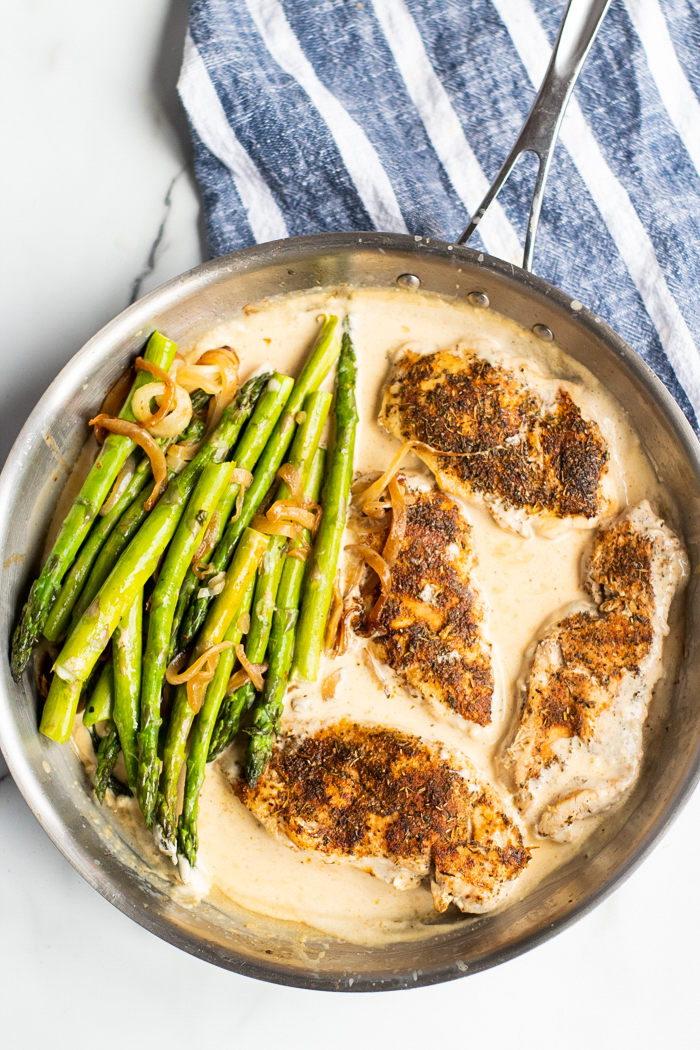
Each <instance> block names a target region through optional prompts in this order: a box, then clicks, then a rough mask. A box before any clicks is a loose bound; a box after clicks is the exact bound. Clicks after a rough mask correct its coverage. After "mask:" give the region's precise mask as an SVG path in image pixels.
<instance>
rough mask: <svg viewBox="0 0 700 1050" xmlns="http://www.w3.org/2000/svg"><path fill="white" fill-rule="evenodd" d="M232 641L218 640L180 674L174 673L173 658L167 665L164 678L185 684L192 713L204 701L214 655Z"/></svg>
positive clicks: (214, 667) (213, 668) (212, 671)
mask: <svg viewBox="0 0 700 1050" xmlns="http://www.w3.org/2000/svg"><path fill="white" fill-rule="evenodd" d="M232 645H233V642H219V644H218V645H212V647H211V648H210V649H207V651H206V652H205V653H202V655H201V656H200V657H199V658H198V659H197V660H195V662H194V663H193V664H191V665H190V667H188V668H187V670H186V671H183V672H182V673H181V674H177V673H174V671H175V669H174V667H173V664H174V663H175V660H173V662H172V663H171V664H170V665H169V666H168V669H167V671H166V672H165V679H166V681H167V682H169V683H170V685H183V684H185V683H186V684H187V702H188V703H189V705H190V707H191V708H192V711H193V713H194V714H197V712H198V711H199V710H200V708H201V706H202V704H203V703H204V697H205V695H206V691H207V686H208V684H209V682H210V681H211V680H212V678H213V677H214V673H215V671H216V664H217V663H218V660H217V661H216V662H215V663H214V664H213V665H212V661H213V660H214V657H218V655H219V653H221V652H223V651H224V649H230V648H231V646H232Z"/></svg>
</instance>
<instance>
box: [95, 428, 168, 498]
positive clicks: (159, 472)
mask: <svg viewBox="0 0 700 1050" xmlns="http://www.w3.org/2000/svg"><path fill="white" fill-rule="evenodd" d="M89 425H90V426H91V427H92V426H98V427H103V428H104V429H105V430H108V431H109V432H110V434H122V435H123V436H124V437H128V438H131V440H132V441H135V442H136V444H137V445H139V446H140V447H141V448H142V449H143V451H144V452H145V453H146V455H147V456H148V458H149V460H150V462H151V470H152V471H153V478H154V481H155V485H154V486H153V492H152V493H151V495H150V496H149V497H148V499H147V500H146V502H145V503H144V505H143V506H144V510H146V511H149V510H151V508H152V507H153V504H154V503H155V502H156V500H157V499H158V497H159V496H160V495H161V493H162V492H163V489H164V488H165V486H166V484H167V482H168V468H167V467H166V465H165V456H164V455H163V450H162V449H161V448H159V446H158V445H157V444H156V442H155V441H154V440H153V438H152V437H151V435H150V434H149V433H148V431H147V430H145V429H144V428H143V427H142V426H139V424H138V423H130V422H129V420H128V419H119V418H118V417H117V416H104V415H99V416H95V418H94V419H91V420H90V424H89Z"/></svg>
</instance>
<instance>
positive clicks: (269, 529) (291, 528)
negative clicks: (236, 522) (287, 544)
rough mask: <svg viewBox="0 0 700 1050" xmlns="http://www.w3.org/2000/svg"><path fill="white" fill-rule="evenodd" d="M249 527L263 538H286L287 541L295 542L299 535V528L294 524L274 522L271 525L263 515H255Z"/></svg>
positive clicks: (290, 522)
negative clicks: (262, 535) (263, 536)
mask: <svg viewBox="0 0 700 1050" xmlns="http://www.w3.org/2000/svg"><path fill="white" fill-rule="evenodd" d="M250 527H251V529H255V531H256V532H262V533H263V534H264V535H265V536H287V537H288V539H290V540H295V539H296V538H297V537H298V535H299V526H298V525H295V524H294V522H292V521H276V522H274V523H273V522H271V521H268V519H267V518H266V517H265V515H264V514H256V515H255V517H254V518H253V520H252V521H251V523H250Z"/></svg>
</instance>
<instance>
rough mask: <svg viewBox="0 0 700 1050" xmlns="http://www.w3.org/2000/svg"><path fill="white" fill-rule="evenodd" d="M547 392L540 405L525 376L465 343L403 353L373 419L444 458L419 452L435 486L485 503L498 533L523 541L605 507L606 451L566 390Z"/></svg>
mask: <svg viewBox="0 0 700 1050" xmlns="http://www.w3.org/2000/svg"><path fill="white" fill-rule="evenodd" d="M519 371H520V373H524V371H525V370H524V368H521V369H520V370H519ZM550 394H551V397H550V399H549V400H548V401H545V400H544V399H543V397H542V396H541V395H540V393H538V391H537V390H536V389H534V387H532V386H530V385H529V384H528V382H527V381H526V380H525V378H524V376H523V374H518V372H516V371H515V370H514V369H511V368H506V367H503V366H502V365H495V364H492V363H491V362H489V361H488V360H485V359H484V358H483V357H478V356H477V355H476V354H475V353H473V352H472V351H470V350H468V349H466V348H465V347H461V346H457V347H455V348H454V349H452V350H440V351H438V352H437V353H434V354H418V353H415V352H414V351H412V350H409V349H404V350H402V351H401V353H400V354H399V355H397V357H396V358H395V363H394V367H393V369H392V371H391V373H390V375H389V379H388V381H387V384H386V387H385V392H384V402H383V405H382V411H381V414H380V417H379V422H380V423H381V424H383V425H384V426H385V427H386V428H387V430H389V431H390V432H391V433H392V434H394V435H395V436H396V437H399V438H403V439H407V440H414V441H421V442H424V443H425V444H426V445H429V446H430V447H431V448H432V449H437V450H440V451H441V452H445V453H448V454H447V455H439V454H438V453H436V452H434V451H427V450H424V449H421V450H419V451H418V454H419V455H420V456H421V458H422V459H423V460H425V462H426V463H427V464H428V466H429V467H430V469H431V470H432V471H433V473H434V474H435V476H436V478H437V481H438V484H439V485H440V487H441V488H443V489H444V490H445V491H446V492H450V493H452V494H453V495H456V496H463V497H464V498H465V499H469V500H472V501H474V502H477V503H483V504H485V505H486V506H487V507H488V508H489V510H490V511H491V513H492V514H493V516H494V518H495V519H496V520H497V521H498V523H499V524H500V525H502V526H503V527H504V528H508V529H512V530H513V531H515V532H518V533H520V534H522V535H524V536H528V535H531V533H532V529H533V525H539V524H540V522H542V523H544V522H546V521H547V519H551V518H554V519H561V520H565V519H571V522H572V524H577V525H579V526H581V525H583V526H584V527H586V526H588V527H593V526H595V525H596V524H597V523H598V520H599V518H600V516H601V513H602V512H603V511H604V510H605V509H606V502H607V501H606V499H605V496H604V494H603V491H602V481H603V476H604V473H605V471H606V464H607V460H608V449H607V446H606V443H605V441H604V439H603V437H602V434H601V432H600V429H599V427H598V425H597V424H596V423H595V422H593V421H590V420H586V419H585V418H584V417H583V415H582V413H581V410H580V408H579V407H578V405H577V404H576V403H575V401H574V400H573V399H572V397H571V394H570V393H569V392H568V391H567V390H566V389H565V386H564V385H559V386H558V387H557V388H556V389H555V390H554V391H551V392H550ZM449 453H452V454H451V455H450V454H449ZM538 519H539V520H538Z"/></svg>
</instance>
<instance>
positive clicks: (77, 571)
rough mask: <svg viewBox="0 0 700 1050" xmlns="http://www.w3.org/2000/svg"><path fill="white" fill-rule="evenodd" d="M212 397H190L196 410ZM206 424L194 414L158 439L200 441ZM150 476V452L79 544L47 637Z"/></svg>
mask: <svg viewBox="0 0 700 1050" xmlns="http://www.w3.org/2000/svg"><path fill="white" fill-rule="evenodd" d="M209 398H210V395H209V394H207V393H205V392H204V391H203V390H195V391H194V393H193V394H192V397H191V399H190V400H191V402H192V408H193V411H195V412H196V411H198V410H199V409H200V408H202V407H204V405H206V404H207V402H208V401H209ZM204 427H205V424H204V421H203V420H201V419H197V418H196V417H193V419H192V420H191V422H190V423H189V424H188V426H187V428H186V430H185V432H184V433H183V434H182V435H180V437H179V438H162V439H160V440H157V443H158V444H159V445H160V446H161V447H162V448H163V450H165V449H167V448H168V446H169V445H171V444H173V443H174V442H175V441H178V440H181V441H183V442H185V443H189V442H192V443H194V442H195V441H198V440H199V438H200V437H201V436H202V434H203V433H204ZM151 477H152V471H151V463H150V460H149V459H148V456H144V457H143V459H142V460H141V462H140V463H139V464H138V465H137V467H136V469H135V471H134V474H133V477H132V478H131V480H130V482H129V484H128V486H127V487H126V489H125V490H124V492H123V493H122V495H121V497H120V498H119V500H118V501H117V503H116V504H115V505H114V507H113V508H112V510H111V511H110V512H109V513H108V514H105V515H104V516H103V517H101V518H99V519H98V520H97V521H96V522H95V524H94V526H93V528H92V529H91V530H90V534H89V535H88V537H87V539H86V540H85V543H84V544H83V545H82V547H81V548H80V551H79V552H78V556H77V558H76V559H75V561H74V562H73V564H72V566H71V569H70V572H69V573H68V575H67V576H66V578H65V580H64V581H63V586H62V587H61V590H60V592H59V594H58V597H57V598H56V601H55V602H54V604H53V607H52V609H51V612H50V613H49V618H48V620H47V621H46V625H45V627H44V637H46V638H48V639H49V641H52V642H55V641H56V640H57V639H58V638H60V637H62V636H63V635H64V634H65V631H66V628H67V626H68V621H69V619H70V617H71V614H72V613H73V610H74V608H75V606H76V603H77V601H78V599H79V598H80V594H81V591H82V590H83V585H84V584H85V581H86V580H87V579H88V575H89V573H90V570H91V569H92V567H93V565H94V563H95V560H96V559H97V557H98V556H99V553H100V550H101V549H102V546H103V544H104V543H105V541H106V540H107V539H108V538H109V536H110V534H111V533H112V531H113V530H114V528H115V527H116V525H117V524H118V522H119V520H120V518H121V516H122V514H123V513H124V512H125V510H126V509H127V507H129V506H131V504H132V503H133V501H134V500H135V499H136V497H137V496H138V494H139V493H140V492H141V491H142V490H143V489H144V488H145V486H146V485H147V484H148V481H149V480H150V478H151ZM149 495H150V492H146V493H144V497H143V500H142V501H141V504H140V505H141V507H143V504H144V503H145V501H146V500H147V499H148V497H149ZM145 513H146V512H145V511H144V517H145ZM107 575H108V574H107ZM104 579H106V576H105V577H103V580H102V582H104ZM98 590H99V587H97V589H96V590H95V591H94V593H93V595H92V598H90V599H89V600H88V601H86V602H85V603H84V604H83V606H82V609H81V611H80V613H79V616H81V615H82V613H83V612H84V611H85V609H87V607H88V605H89V604H90V602H91V601H92V599H93V598H94V597H95V594H97V591H98Z"/></svg>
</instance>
